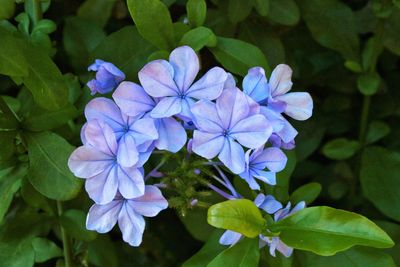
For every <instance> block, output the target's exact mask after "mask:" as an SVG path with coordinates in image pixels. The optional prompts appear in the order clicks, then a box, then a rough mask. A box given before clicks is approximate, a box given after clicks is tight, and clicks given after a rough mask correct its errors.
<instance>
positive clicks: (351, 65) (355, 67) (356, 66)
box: [344, 60, 363, 73]
mask: <svg viewBox="0 0 400 267" xmlns="http://www.w3.org/2000/svg"><path fill="white" fill-rule="evenodd" d="M344 66H345V67H346V68H347V69H349V70H351V71H352V72H355V73H360V72H362V71H363V68H362V67H361V65H360V63H358V62H356V61H352V60H346V61H345V62H344Z"/></svg>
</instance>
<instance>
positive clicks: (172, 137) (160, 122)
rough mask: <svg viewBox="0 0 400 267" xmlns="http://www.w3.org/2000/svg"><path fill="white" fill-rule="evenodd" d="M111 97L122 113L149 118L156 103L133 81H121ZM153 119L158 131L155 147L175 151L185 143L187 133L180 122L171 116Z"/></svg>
mask: <svg viewBox="0 0 400 267" xmlns="http://www.w3.org/2000/svg"><path fill="white" fill-rule="evenodd" d="M113 98H114V100H115V102H116V103H117V105H118V106H119V107H120V108H121V110H122V112H123V113H124V114H127V115H128V116H133V117H136V118H150V113H151V111H152V110H153V109H154V107H155V106H156V105H157V101H156V100H155V99H153V98H152V97H150V96H149V95H148V94H147V93H146V92H145V91H144V90H143V88H142V87H141V86H139V85H137V84H135V83H133V82H122V83H121V84H120V85H119V86H118V88H117V89H116V90H115V92H114V93H113ZM153 120H154V123H155V127H156V129H157V132H158V139H157V140H156V141H155V142H154V145H155V147H157V148H158V149H161V150H163V149H165V150H168V151H170V152H174V153H175V152H177V151H179V150H180V149H181V148H182V147H183V146H184V145H185V143H186V138H187V135H186V131H185V129H184V128H183V126H182V124H181V123H179V122H178V121H176V120H175V119H174V118H172V117H170V118H162V119H153Z"/></svg>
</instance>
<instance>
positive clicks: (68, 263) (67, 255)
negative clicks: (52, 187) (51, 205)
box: [57, 201, 73, 267]
mask: <svg viewBox="0 0 400 267" xmlns="http://www.w3.org/2000/svg"><path fill="white" fill-rule="evenodd" d="M57 211H58V217H60V216H61V214H62V213H63V206H62V203H61V201H57ZM60 230H61V236H62V242H63V249H64V259H65V267H73V263H72V251H71V242H70V239H69V237H68V234H67V232H66V231H65V229H64V227H63V226H62V225H61V224H60Z"/></svg>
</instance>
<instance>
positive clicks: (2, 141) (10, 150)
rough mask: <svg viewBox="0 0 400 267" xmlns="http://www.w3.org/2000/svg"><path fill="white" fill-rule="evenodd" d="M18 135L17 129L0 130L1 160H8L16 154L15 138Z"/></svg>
mask: <svg viewBox="0 0 400 267" xmlns="http://www.w3.org/2000/svg"><path fill="white" fill-rule="evenodd" d="M16 135H17V132H16V131H6V132H0V147H1V149H0V161H4V160H8V159H9V158H11V157H12V156H13V155H14V153H15V145H14V143H15V142H14V138H15V136H16Z"/></svg>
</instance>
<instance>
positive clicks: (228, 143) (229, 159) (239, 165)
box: [193, 138, 245, 174]
mask: <svg viewBox="0 0 400 267" xmlns="http://www.w3.org/2000/svg"><path fill="white" fill-rule="evenodd" d="M224 139H225V142H224V145H223V147H222V150H221V152H220V153H219V155H218V158H219V160H221V162H222V163H224V165H225V166H226V167H228V169H230V170H231V171H232V172H233V173H235V174H239V173H242V172H243V171H244V170H245V158H244V151H243V148H242V146H241V145H239V144H238V143H236V142H235V141H234V140H233V139H232V138H224ZM193 140H194V139H193Z"/></svg>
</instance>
